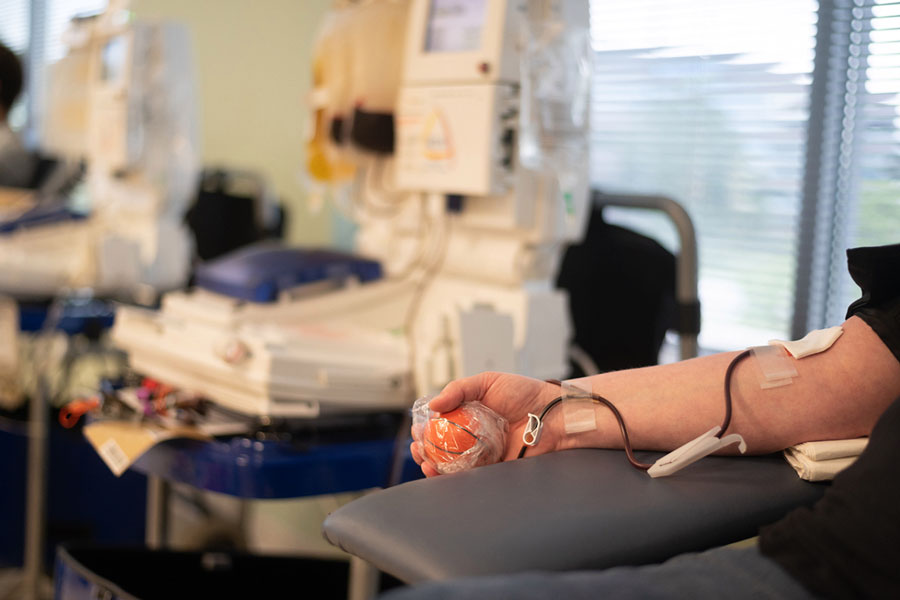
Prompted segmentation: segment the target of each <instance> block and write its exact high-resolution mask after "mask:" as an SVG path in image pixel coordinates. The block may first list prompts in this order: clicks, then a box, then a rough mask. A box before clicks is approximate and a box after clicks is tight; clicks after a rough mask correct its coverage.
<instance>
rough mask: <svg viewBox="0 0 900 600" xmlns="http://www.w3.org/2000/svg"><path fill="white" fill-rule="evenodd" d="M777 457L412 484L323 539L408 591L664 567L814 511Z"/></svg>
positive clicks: (561, 458) (500, 473) (511, 465)
mask: <svg viewBox="0 0 900 600" xmlns="http://www.w3.org/2000/svg"><path fill="white" fill-rule="evenodd" d="M826 487H827V486H826V485H822V484H812V483H808V482H805V481H802V480H800V479H799V478H798V477H797V475H796V473H795V472H794V471H793V469H791V467H790V466H788V464H787V463H786V462H785V461H784V459H783V458H782V457H781V456H780V455H778V456H774V455H773V456H758V457H709V458H706V459H704V460H702V461H700V462H698V463H696V464H695V465H692V466H690V467H688V468H686V469H684V470H683V471H680V472H679V473H677V474H676V475H673V476H671V477H667V478H661V479H652V478H650V477H649V476H648V475H647V474H646V473H645V472H643V471H638V470H636V469H634V468H632V467H631V466H630V465H629V464H628V463H627V462H626V460H625V456H624V454H623V453H622V452H621V451H616V450H592V449H581V450H569V451H565V452H556V453H552V454H545V455H541V456H537V457H534V458H527V459H524V460H517V461H512V462H506V463H500V464H497V465H491V466H488V467H481V468H478V469H474V470H472V471H468V472H464V473H458V474H454V475H444V476H441V477H437V478H433V479H427V480H419V481H413V482H409V483H405V484H403V485H399V486H396V487H392V488H389V489H386V490H382V491H378V492H375V493H372V494H369V495H367V496H364V497H363V498H360V499H358V500H356V501H354V502H351V503H349V504H347V505H345V506H343V507H342V508H340V509H339V510H337V511H335V512H334V513H332V514H331V515H329V517H328V518H327V519H326V520H325V524H324V534H325V537H326V538H327V539H328V540H329V541H330V542H331V543H332V544H334V545H336V546H338V547H340V548H342V549H343V550H345V551H347V552H349V553H350V554H354V555H356V556H359V557H361V558H363V559H365V560H367V561H369V562H370V563H372V564H373V565H375V566H376V567H378V568H379V569H381V570H382V571H385V572H387V573H390V574H392V575H394V576H396V577H398V578H400V579H402V580H404V581H406V582H409V583H415V582H419V581H427V580H436V579H449V578H454V577H461V576H471V575H488V574H498V573H511V572H517V571H526V570H537V569H540V570H575V569H601V568H606V567H611V566H616V565H633V564H645V563H653V562H660V561H663V560H665V559H667V558H669V557H671V556H674V555H676V554H680V553H683V552H688V551H698V550H703V549H706V548H709V547H712V546H717V545H722V544H727V543H730V542H734V541H738V540H741V539H746V538H748V537H752V536H754V535H756V531H757V529H758V528H759V527H760V526H761V525H765V524H767V523H771V522H773V521H776V520H777V519H779V518H780V517H782V516H783V515H784V514H785V513H787V512H788V511H789V510H791V509H792V508H794V507H797V506H800V505H809V504H812V503H813V502H815V501H816V500H817V499H818V498H820V497H821V495H822V494H823V493H824V491H825V489H826Z"/></svg>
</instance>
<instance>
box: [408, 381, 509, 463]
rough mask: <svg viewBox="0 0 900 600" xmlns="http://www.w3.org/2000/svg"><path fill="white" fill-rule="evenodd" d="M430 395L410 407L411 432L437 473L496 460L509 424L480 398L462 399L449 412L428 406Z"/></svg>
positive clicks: (499, 458)
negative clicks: (474, 399)
mask: <svg viewBox="0 0 900 600" xmlns="http://www.w3.org/2000/svg"><path fill="white" fill-rule="evenodd" d="M431 399H432V396H425V397H424V398H419V399H418V400H416V403H415V404H414V405H413V408H412V415H413V426H412V434H413V439H414V440H415V442H416V444H418V448H419V453H420V454H421V456H422V458H423V459H424V460H425V461H427V462H428V463H429V464H430V465H432V466H433V467H434V468H435V469H436V470H437V471H438V472H439V473H456V472H458V471H465V470H467V469H471V468H473V467H480V466H482V465H489V464H492V463H495V462H499V461H500V460H502V458H503V450H504V448H506V435H507V433H508V432H509V424H508V423H507V422H506V419H504V418H503V417H501V416H500V415H498V414H497V413H495V412H494V411H493V410H491V409H490V408H488V407H487V406H485V405H484V404H481V403H480V402H465V403H463V404H461V405H460V406H459V408H456V409H455V410H452V411H450V412H446V413H436V412H434V411H433V410H431V409H430V408H428V403H429V402H430V401H431Z"/></svg>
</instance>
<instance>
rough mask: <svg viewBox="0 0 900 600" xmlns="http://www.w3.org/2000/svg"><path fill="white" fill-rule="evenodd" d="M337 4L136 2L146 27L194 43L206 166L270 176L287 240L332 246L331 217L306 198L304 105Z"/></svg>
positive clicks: (311, 0) (323, 0) (324, 0)
mask: <svg viewBox="0 0 900 600" xmlns="http://www.w3.org/2000/svg"><path fill="white" fill-rule="evenodd" d="M330 5H331V2H330V1H329V0H301V1H297V0H256V1H253V2H249V1H247V0H133V2H132V8H133V9H134V11H135V14H136V16H137V17H138V18H148V19H156V18H159V19H172V20H177V21H180V22H182V23H185V24H187V25H188V26H189V27H190V28H191V31H192V33H193V42H194V63H195V65H194V67H195V73H196V76H197V84H198V85H197V92H198V95H199V104H200V118H201V121H202V126H201V127H202V129H201V131H202V134H201V144H202V152H203V164H204V165H205V166H225V167H231V168H240V169H250V170H254V171H257V172H259V173H261V174H263V175H265V176H266V177H267V178H268V180H269V182H270V183H271V184H272V185H273V186H274V188H275V190H276V192H277V194H278V195H279V197H280V198H282V200H283V201H284V202H285V204H286V206H287V209H288V211H289V215H290V219H289V222H288V239H289V240H290V241H292V242H295V243H303V244H322V243H330V242H331V239H332V234H331V221H332V214H331V212H330V210H329V209H328V208H326V209H324V210H323V211H321V212H319V213H318V214H312V213H311V212H310V211H309V210H308V208H307V206H306V194H305V191H304V184H303V178H304V150H303V147H304V139H305V134H306V119H307V111H306V106H305V105H306V102H305V98H306V97H307V93H308V90H309V82H310V64H311V55H312V46H313V41H314V39H315V32H316V29H317V27H318V24H319V22H320V21H321V19H322V16H323V15H324V14H325V11H326V10H327V8H328V7H329V6H330Z"/></svg>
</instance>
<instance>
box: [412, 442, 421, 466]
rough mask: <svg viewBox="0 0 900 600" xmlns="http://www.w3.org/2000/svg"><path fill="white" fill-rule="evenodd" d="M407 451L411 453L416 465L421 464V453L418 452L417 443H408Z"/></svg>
mask: <svg viewBox="0 0 900 600" xmlns="http://www.w3.org/2000/svg"><path fill="white" fill-rule="evenodd" d="M409 453H410V454H412V457H413V460H414V461H416V464H417V465H421V464H422V455H421V454H419V443H418V442H413V443H412V444H410V445H409Z"/></svg>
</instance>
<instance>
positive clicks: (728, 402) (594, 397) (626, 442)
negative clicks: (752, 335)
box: [516, 350, 750, 471]
mask: <svg viewBox="0 0 900 600" xmlns="http://www.w3.org/2000/svg"><path fill="white" fill-rule="evenodd" d="M748 356H750V350H744V351H743V352H741V353H740V354H738V355H737V356H735V357H734V359H732V361H731V362H730V363H729V364H728V368H727V369H726V370H725V419H724V420H723V421H722V426H721V427H720V428H719V433H718V434H717V435H716V437H717V438H720V439H721V437H722V436H723V435H724V434H725V431H726V430H727V429H728V426H729V425H731V414H732V399H731V378H732V375H733V374H734V370H735V368H736V367H737V365H738V363H739V362H741V361H742V360H744V359H745V358H747V357H748ZM547 383H552V384H555V385H559V386H561V385H562V383H560V382H559V381H557V380H555V379H553V380H548V381H547ZM590 400H591V401H592V402H594V403H595V404H602V405H603V406H605V407H606V408H608V409H609V410H610V411H612V413H613V415H614V416H615V417H616V422H617V423H618V424H619V431H620V432H621V433H622V445H623V447H624V449H625V456H626V457H627V458H628V462H629V463H631V466H633V467H634V468H636V469H640V470H642V471H646V470H648V469H649V468H650V467H652V466H653V465H652V464H649V463H642V462H640V461H638V460H637V459H636V458H635V456H634V451H633V449H632V447H631V440H630V439H629V437H628V428H627V427H626V426H625V419H624V418H623V417H622V413H620V412H619V409H617V408H616V406H615V405H614V404H613V403H612V402H610V401H609V400H607V399H606V398H604V397H603V396H600V395H598V394H594V393H591V395H590ZM562 401H563V396H558V397H556V398H554V399H553V400H551V401H550V402H548V403H547V405H546V406H545V407H544V410H542V411H541V414H540V416H539V417H538V420H539V421H540V422H541V423H543V422H544V417H546V416H547V413H549V412H550V409H552V408H553V407H554V406H556V405H558V404H559V403H560V402H562ZM527 450H528V445H527V444H522V448H521V449H520V450H519V454H518V456H517V457H516V458H522V457H523V456H525V452H526V451H527Z"/></svg>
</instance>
